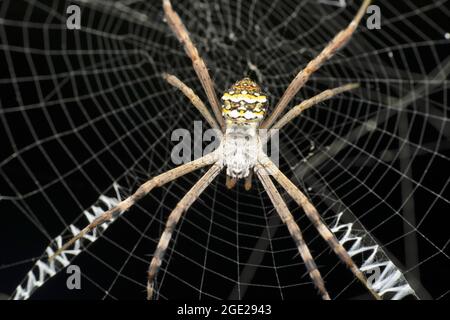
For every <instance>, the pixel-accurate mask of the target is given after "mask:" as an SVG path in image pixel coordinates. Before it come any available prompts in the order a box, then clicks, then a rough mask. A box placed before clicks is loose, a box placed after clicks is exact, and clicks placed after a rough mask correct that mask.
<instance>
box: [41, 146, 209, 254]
mask: <svg viewBox="0 0 450 320" xmlns="http://www.w3.org/2000/svg"><path fill="white" fill-rule="evenodd" d="M216 161H217V154H216V153H215V152H212V153H209V154H207V155H206V156H204V157H202V158H199V159H196V160H194V161H191V162H189V163H186V164H183V165H181V166H179V167H176V168H174V169H171V170H168V171H166V172H164V173H161V174H160V175H158V176H156V177H154V178H152V179H150V180H148V181H147V182H145V183H143V184H142V185H141V186H140V187H139V188H138V189H137V190H136V192H135V193H133V194H132V195H131V196H129V197H128V198H126V199H125V200H123V201H121V202H120V203H119V204H118V205H117V206H115V207H114V208H111V209H109V210H108V211H105V212H104V213H102V214H101V215H100V216H99V217H97V218H96V219H95V220H94V221H92V222H91V223H90V224H89V225H88V226H86V227H85V228H84V229H83V230H81V231H80V232H79V233H78V234H77V235H76V236H74V237H73V238H72V239H70V240H69V241H68V242H66V243H65V244H64V245H63V246H62V247H61V248H59V249H58V250H57V251H56V252H55V253H54V254H53V255H51V256H50V257H49V260H50V261H51V260H53V259H54V258H55V257H56V256H58V255H59V254H60V253H62V252H63V251H65V250H67V248H69V247H70V246H71V245H73V244H74V243H75V242H76V241H77V240H79V239H81V238H83V237H84V236H85V235H86V234H87V233H88V232H90V231H92V230H93V229H95V228H96V227H97V226H99V225H101V224H102V223H104V222H106V221H108V220H111V219H113V218H116V217H117V216H119V215H120V214H121V213H122V212H124V211H126V210H128V209H129V208H130V207H131V206H133V205H134V204H135V203H136V202H137V201H138V200H139V199H141V198H143V197H144V196H146V195H147V194H148V193H149V192H150V191H151V190H152V189H153V188H155V187H160V186H162V185H164V184H166V183H168V182H170V181H172V180H175V179H177V178H179V177H181V176H184V175H185V174H188V173H189V172H192V171H194V170H197V169H200V168H202V167H205V166H207V165H210V164H213V163H214V162H216Z"/></svg>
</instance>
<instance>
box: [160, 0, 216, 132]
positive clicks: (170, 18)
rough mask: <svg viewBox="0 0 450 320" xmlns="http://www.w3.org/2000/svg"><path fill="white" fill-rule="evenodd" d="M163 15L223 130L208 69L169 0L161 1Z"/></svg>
mask: <svg viewBox="0 0 450 320" xmlns="http://www.w3.org/2000/svg"><path fill="white" fill-rule="evenodd" d="M163 8H164V15H165V18H166V20H167V23H168V24H169V27H170V28H171V29H172V31H173V33H175V36H176V37H177V39H178V40H179V41H180V42H181V43H182V44H183V46H184V49H185V51H186V53H187V55H188V56H189V58H190V59H191V60H192V66H193V67H194V70H195V73H196V74H197V77H198V78H199V80H200V82H201V84H202V86H203V89H204V90H205V92H206V96H207V97H208V101H209V103H210V105H211V107H212V109H213V112H214V115H215V117H216V120H217V123H219V125H220V127H221V128H222V129H223V128H224V121H223V118H222V113H221V112H220V105H219V100H218V99H217V95H216V92H215V91H214V83H213V81H212V80H211V77H210V75H209V73H208V68H207V67H206V64H205V61H204V60H203V59H202V58H201V57H200V55H199V53H198V50H197V48H196V47H195V45H194V43H193V42H192V40H191V38H190V37H189V33H188V31H187V29H186V27H185V26H184V24H183V21H181V18H180V16H179V15H178V14H177V13H176V12H175V11H174V10H173V8H172V4H171V3H170V0H163Z"/></svg>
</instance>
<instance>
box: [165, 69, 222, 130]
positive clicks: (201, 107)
mask: <svg viewBox="0 0 450 320" xmlns="http://www.w3.org/2000/svg"><path fill="white" fill-rule="evenodd" d="M162 76H163V78H164V80H166V81H167V82H168V83H169V84H171V85H172V86H174V87H175V88H177V89H179V90H180V91H181V92H183V94H184V95H185V96H186V97H187V98H188V99H189V100H190V101H191V103H192V105H193V106H194V107H195V108H196V109H197V110H198V111H199V112H200V114H201V115H202V116H203V118H204V119H205V120H206V121H207V122H208V123H209V125H210V126H211V128H213V129H217V130H220V128H219V125H218V124H217V122H216V120H214V118H213V116H212V115H211V113H210V112H209V111H208V108H206V106H205V104H204V103H203V101H202V100H201V99H200V98H199V97H198V96H197V95H196V94H195V93H194V90H192V89H191V88H189V87H188V86H187V85H186V84H185V83H184V82H183V81H181V80H180V79H178V78H177V77H175V76H174V75H171V74H167V73H163V75H162Z"/></svg>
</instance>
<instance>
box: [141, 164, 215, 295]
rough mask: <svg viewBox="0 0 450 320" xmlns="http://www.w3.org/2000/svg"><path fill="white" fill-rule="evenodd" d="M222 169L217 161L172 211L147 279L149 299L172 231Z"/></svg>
mask: <svg viewBox="0 0 450 320" xmlns="http://www.w3.org/2000/svg"><path fill="white" fill-rule="evenodd" d="M221 169H222V165H219V164H218V163H215V164H214V165H213V166H212V167H211V168H210V169H209V170H208V171H207V172H206V173H205V174H204V175H203V177H201V178H200V180H198V181H197V183H196V184H195V185H194V186H193V187H192V188H191V189H190V190H189V191H188V193H186V194H185V195H184V197H183V198H182V199H181V200H180V202H178V204H177V205H176V207H175V209H174V210H173V211H172V212H171V213H170V215H169V218H168V219H167V222H166V227H165V229H164V232H163V234H162V235H161V238H160V239H159V242H158V245H157V246H156V250H155V254H154V255H153V258H152V261H151V262H150V266H149V269H148V281H147V299H148V300H151V299H152V297H153V282H154V279H155V277H156V275H157V273H158V270H159V268H160V266H161V264H162V261H163V259H164V254H165V253H166V250H167V247H168V246H169V242H170V240H171V238H172V233H173V231H174V230H175V227H176V225H177V224H178V221H179V220H180V218H181V215H182V214H183V212H185V211H187V210H188V209H189V207H190V206H191V205H192V203H194V201H195V200H196V199H197V198H198V197H199V196H200V194H201V193H202V192H203V190H205V188H206V187H207V186H208V185H209V184H210V183H211V182H212V181H213V180H214V178H215V177H216V176H217V175H218V174H219V172H220V170H221Z"/></svg>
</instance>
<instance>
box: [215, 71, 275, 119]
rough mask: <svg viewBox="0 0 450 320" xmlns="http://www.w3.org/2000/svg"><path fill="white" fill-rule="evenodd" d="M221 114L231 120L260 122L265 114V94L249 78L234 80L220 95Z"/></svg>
mask: <svg viewBox="0 0 450 320" xmlns="http://www.w3.org/2000/svg"><path fill="white" fill-rule="evenodd" d="M222 101H223V105H222V116H223V117H224V118H225V119H226V120H231V121H233V122H260V121H261V120H262V119H263V118H264V115H265V114H266V106H267V96H266V95H265V94H264V93H263V92H262V91H261V88H260V86H258V85H257V84H256V83H255V82H254V81H252V80H251V79H250V78H244V79H242V80H240V81H238V82H236V83H235V84H234V85H233V86H231V88H230V89H229V90H228V91H226V92H225V93H224V94H223V96H222Z"/></svg>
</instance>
